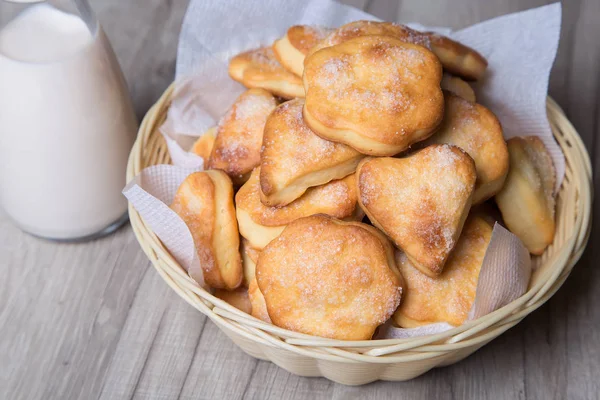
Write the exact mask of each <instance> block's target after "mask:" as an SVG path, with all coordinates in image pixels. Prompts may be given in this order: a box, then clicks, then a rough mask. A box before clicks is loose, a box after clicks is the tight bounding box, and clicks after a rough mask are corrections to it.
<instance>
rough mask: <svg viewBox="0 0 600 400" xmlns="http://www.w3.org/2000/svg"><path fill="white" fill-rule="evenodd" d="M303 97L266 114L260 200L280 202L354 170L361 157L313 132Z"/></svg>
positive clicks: (351, 150)
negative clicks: (303, 114)
mask: <svg viewBox="0 0 600 400" xmlns="http://www.w3.org/2000/svg"><path fill="white" fill-rule="evenodd" d="M303 106H304V100H303V99H294V100H290V101H288V102H286V103H283V104H281V105H279V106H278V107H277V108H276V109H275V111H273V112H272V113H271V115H269V117H268V118H267V123H266V124H265V131H264V137H263V149H262V157H261V163H260V166H261V167H260V187H261V200H262V202H263V203H264V204H266V205H269V206H283V205H286V204H289V203H291V202H293V201H294V200H296V199H297V198H299V197H300V196H302V194H304V192H306V190H307V189H308V188H310V187H314V186H319V185H323V184H325V183H327V182H330V181H332V180H335V179H341V178H344V177H345V176H348V175H350V174H352V173H354V171H356V166H357V165H358V163H359V162H360V160H361V159H362V158H363V157H364V155H363V154H361V153H359V152H357V151H356V150H354V149H353V148H351V147H349V146H346V145H344V144H341V143H334V142H331V141H329V140H326V139H323V138H321V137H319V136H318V135H316V134H315V133H314V132H313V131H312V130H311V129H310V128H309V127H308V126H307V125H306V124H305V123H304V118H303V117H302V107H303Z"/></svg>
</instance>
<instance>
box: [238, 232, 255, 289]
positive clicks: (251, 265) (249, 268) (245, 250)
mask: <svg viewBox="0 0 600 400" xmlns="http://www.w3.org/2000/svg"><path fill="white" fill-rule="evenodd" d="M240 253H241V255H242V266H243V267H244V286H246V287H249V285H250V282H252V280H253V279H254V276H255V272H254V271H255V270H256V261H257V260H258V254H259V253H260V251H259V250H256V249H255V248H254V247H252V246H251V245H250V242H249V241H248V240H247V239H245V238H243V237H242V240H241V247H240Z"/></svg>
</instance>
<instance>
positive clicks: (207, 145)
mask: <svg viewBox="0 0 600 400" xmlns="http://www.w3.org/2000/svg"><path fill="white" fill-rule="evenodd" d="M216 137H217V127H216V126H213V127H212V128H210V129H209V130H207V131H206V132H205V133H204V134H203V135H202V136H200V137H199V138H198V139H197V140H196V141H195V142H194V144H193V145H192V153H195V154H197V155H199V156H200V157H202V158H203V159H204V161H205V162H208V159H209V158H210V153H211V152H212V149H213V146H214V145H215V139H216Z"/></svg>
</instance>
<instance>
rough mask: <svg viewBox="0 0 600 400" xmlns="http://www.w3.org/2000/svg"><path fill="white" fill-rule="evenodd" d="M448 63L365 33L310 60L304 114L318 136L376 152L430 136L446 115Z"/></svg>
mask: <svg viewBox="0 0 600 400" xmlns="http://www.w3.org/2000/svg"><path fill="white" fill-rule="evenodd" d="M441 79H442V67H441V65H440V62H439V61H438V59H437V57H436V56H435V55H434V54H433V53H432V52H431V51H429V50H427V49H426V48H425V47H423V46H419V45H415V44H410V43H406V42H402V41H400V40H398V39H394V38H392V37H389V36H361V37H357V38H354V39H350V40H347V41H345V42H343V43H341V44H338V45H335V46H332V47H327V48H324V49H321V50H319V51H317V52H315V53H313V54H311V55H310V56H308V57H307V58H306V60H305V62H304V76H303V80H304V88H305V90H306V102H305V105H304V112H303V115H304V120H305V122H306V124H307V125H308V126H309V127H310V128H311V129H312V130H313V131H314V132H315V133H316V134H318V135H319V136H321V137H322V138H324V139H328V140H331V141H334V142H340V143H344V144H347V145H348V146H351V147H353V148H354V149H356V150H357V151H359V152H361V153H364V154H369V155H376V156H391V155H394V154H397V153H399V152H401V151H403V150H405V149H406V148H408V147H409V146H410V145H411V144H413V143H415V142H418V141H421V140H424V139H426V138H427V137H429V136H430V135H431V134H432V133H433V132H434V130H435V129H436V128H437V127H438V125H439V124H440V123H441V122H442V118H443V117H444V96H443V94H442V90H441V88H440V81H441Z"/></svg>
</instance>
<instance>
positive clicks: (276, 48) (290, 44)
mask: <svg viewBox="0 0 600 400" xmlns="http://www.w3.org/2000/svg"><path fill="white" fill-rule="evenodd" d="M331 31H332V30H331V29H329V28H325V27H322V26H314V25H294V26H291V27H290V28H289V29H288V30H287V32H286V33H285V35H284V36H283V37H282V38H281V39H277V40H276V41H275V43H273V52H274V53H275V57H277V60H279V62H280V63H281V65H283V67H284V68H285V69H287V70H288V71H290V72H292V73H294V74H296V75H298V76H302V72H303V71H304V57H305V56H306V54H307V53H308V52H309V50H310V49H311V48H312V47H313V46H314V45H316V44H317V43H318V42H319V41H320V40H322V39H324V38H325V36H327V35H328V34H329V33H330V32H331Z"/></svg>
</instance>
